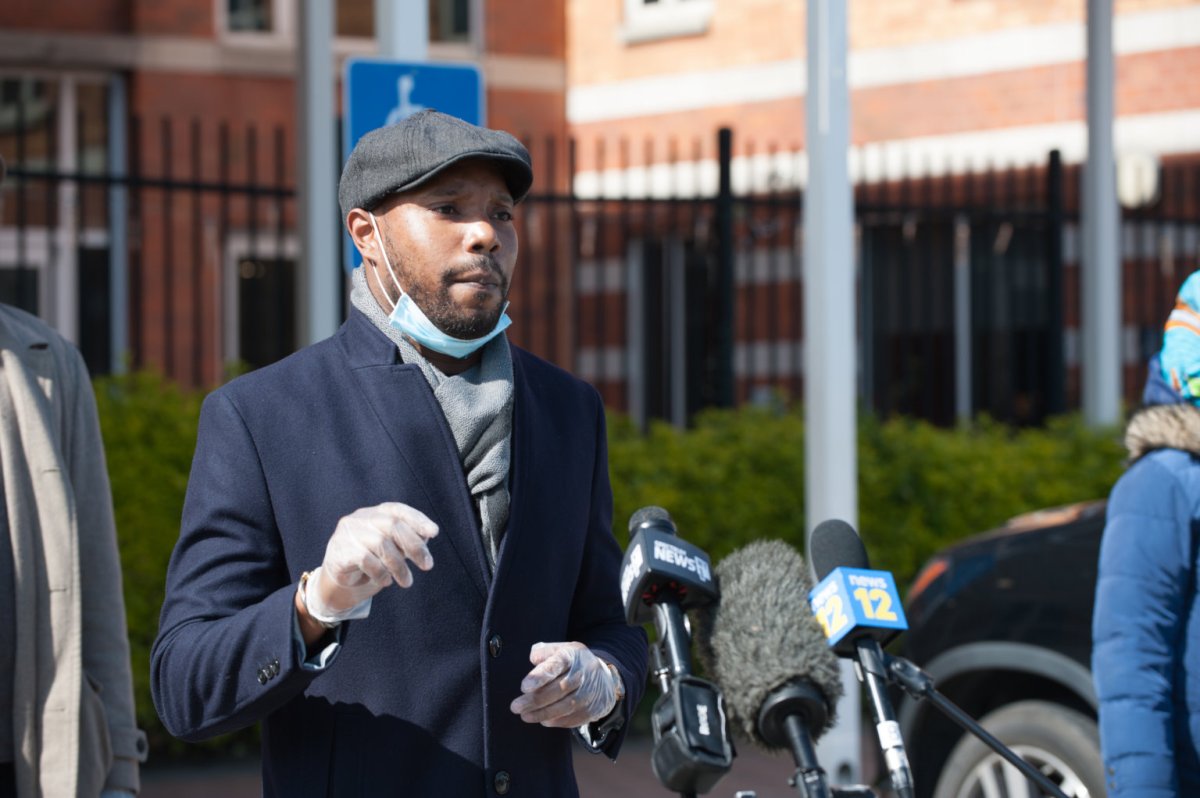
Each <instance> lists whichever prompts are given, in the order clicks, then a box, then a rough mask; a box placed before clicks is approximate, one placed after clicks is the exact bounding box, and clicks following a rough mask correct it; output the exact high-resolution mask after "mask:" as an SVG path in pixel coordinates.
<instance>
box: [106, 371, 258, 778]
mask: <svg viewBox="0 0 1200 798" xmlns="http://www.w3.org/2000/svg"><path fill="white" fill-rule="evenodd" d="M95 389H96V405H97V408H98V410H99V412H100V429H101V432H102V433H103V435H104V448H105V454H106V456H107V458H108V474H109V479H110V481H111V483H112V492H113V509H114V512H115V514H116V521H117V542H118V544H119V546H120V548H121V569H122V576H123V577H124V582H125V611H126V616H127V618H128V621H129V649H130V656H131V659H132V662H133V690H134V698H135V699H136V701H137V719H138V726H140V727H141V728H142V729H144V730H145V732H146V734H147V736H148V737H149V741H150V757H151V761H152V762H156V763H159V764H161V763H162V762H163V761H164V760H166V759H179V758H186V757H189V756H204V755H206V754H207V753H211V752H213V751H219V752H221V753H240V752H243V751H247V750H250V749H251V748H252V747H253V746H255V740H256V739H257V738H256V732H253V731H252V732H242V733H240V734H236V735H229V736H227V737H222V738H220V739H217V740H214V741H212V742H210V743H208V744H206V745H204V746H200V747H197V746H195V745H190V744H187V743H184V742H182V741H180V740H176V739H175V738H174V737H172V736H171V735H170V734H168V733H167V731H166V729H164V728H163V726H162V724H161V723H160V722H159V720H158V715H157V714H156V713H155V711H154V704H153V702H152V701H151V698H150V649H151V647H152V646H153V645H154V637H155V635H156V634H157V632H158V614H159V611H160V610H161V609H162V603H163V593H164V589H165V585H166V575H167V562H168V561H169V560H170V558H171V550H172V549H173V548H174V546H175V540H176V539H177V538H178V537H179V518H180V515H181V514H182V512H183V495H184V491H185V489H186V487H187V478H188V473H189V472H190V471H191V465H192V453H193V451H194V450H195V447H196V423H197V421H198V420H199V417H200V402H201V400H202V399H203V395H202V394H200V393H198V392H189V391H182V390H180V389H179V388H178V387H177V386H175V385H174V384H172V383H170V382H168V381H167V380H165V379H164V378H162V377H160V376H158V375H156V374H150V373H144V372H143V373H135V374H128V375H122V376H117V377H105V378H101V379H98V380H96V382H95Z"/></svg>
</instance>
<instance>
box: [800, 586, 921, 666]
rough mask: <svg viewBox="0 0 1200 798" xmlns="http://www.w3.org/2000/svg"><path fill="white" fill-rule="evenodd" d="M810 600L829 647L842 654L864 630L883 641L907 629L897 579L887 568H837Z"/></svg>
mask: <svg viewBox="0 0 1200 798" xmlns="http://www.w3.org/2000/svg"><path fill="white" fill-rule="evenodd" d="M808 599H809V603H810V605H811V606H812V610H813V614H814V615H816V616H817V621H818V622H820V624H821V628H822V629H823V630H824V631H825V637H826V638H827V640H828V641H829V646H830V647H831V648H833V649H834V650H835V651H838V652H839V653H842V649H843V648H845V649H847V651H846V653H850V652H851V651H852V649H853V648H854V638H855V637H858V636H861V635H862V634H863V632H866V631H870V632H871V636H872V637H875V638H876V639H879V640H880V642H881V643H883V642H886V640H889V639H891V638H892V637H894V636H896V635H897V634H899V633H900V632H902V631H904V630H905V629H907V628H908V619H907V618H905V617H904V606H903V604H902V603H901V601H900V593H899V591H897V590H896V580H895V579H893V578H892V575H891V574H890V573H888V572H887V571H874V570H869V569H866V568H845V567H841V568H834V569H833V570H832V571H830V572H829V574H828V575H827V576H826V577H825V578H824V579H822V580H821V582H820V584H818V585H817V586H816V587H815V588H813V589H812V591H811V592H810V593H809V594H808ZM851 632H855V633H856V634H851Z"/></svg>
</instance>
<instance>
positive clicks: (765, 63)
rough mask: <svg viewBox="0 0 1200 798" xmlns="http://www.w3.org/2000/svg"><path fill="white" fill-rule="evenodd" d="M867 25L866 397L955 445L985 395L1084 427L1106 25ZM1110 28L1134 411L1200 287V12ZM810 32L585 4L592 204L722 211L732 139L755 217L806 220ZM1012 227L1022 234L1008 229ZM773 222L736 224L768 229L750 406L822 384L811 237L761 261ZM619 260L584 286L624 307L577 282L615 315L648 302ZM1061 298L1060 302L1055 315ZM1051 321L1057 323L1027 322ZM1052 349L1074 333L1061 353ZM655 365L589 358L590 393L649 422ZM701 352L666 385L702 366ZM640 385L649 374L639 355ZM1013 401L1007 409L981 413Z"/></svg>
mask: <svg viewBox="0 0 1200 798" xmlns="http://www.w3.org/2000/svg"><path fill="white" fill-rule="evenodd" d="M846 6H847V17H848V19H847V27H848V37H849V55H848V65H847V66H848V84H849V90H850V106H851V108H850V137H851V145H852V152H851V154H850V167H851V179H852V180H853V181H854V182H855V183H856V206H857V215H856V236H857V241H856V244H857V258H858V262H857V263H856V264H855V268H856V269H858V271H859V286H860V295H861V301H862V305H861V309H860V337H861V340H860V345H861V346H860V351H861V354H862V363H861V367H862V370H863V374H862V378H861V380H860V385H861V391H860V393H861V395H863V396H864V397H866V398H867V399H868V400H872V401H873V402H874V404H875V406H876V407H877V408H878V409H881V410H883V411H885V412H888V411H892V410H901V411H904V412H915V413H917V414H918V415H922V416H926V417H931V418H936V419H939V420H942V421H946V420H949V419H950V418H952V417H953V416H954V415H955V412H956V407H955V405H956V403H957V404H958V405H959V407H958V412H959V413H960V414H961V413H962V410H963V408H962V404H963V401H964V400H963V399H962V395H964V392H965V393H966V394H967V395H968V398H967V399H966V404H967V412H968V413H970V412H972V411H974V410H978V409H980V408H983V409H987V410H988V411H989V412H992V413H994V414H997V415H999V416H1001V417H1005V418H1013V419H1017V420H1022V419H1034V418H1038V417H1041V416H1042V415H1044V413H1045V412H1047V410H1051V411H1053V410H1056V409H1064V408H1066V407H1071V406H1078V401H1079V385H1080V377H1079V350H1080V343H1079V335H1080V321H1079V314H1080V307H1079V302H1080V299H1079V285H1080V280H1079V275H1080V269H1079V246H1078V240H1079V225H1078V213H1079V203H1078V192H1079V182H1080V166H1081V164H1082V163H1083V161H1084V159H1085V153H1086V141H1087V132H1086V125H1085V120H1086V104H1085V103H1086V81H1085V77H1086V76H1085V66H1086V64H1085V58H1086V38H1085V35H1086V22H1085V13H1086V7H1087V3H1086V2H1084V0H1004V1H1003V2H1001V1H1000V0H855V1H854V2H849V3H847V4H846ZM1114 7H1115V8H1114V12H1115V20H1114V26H1113V27H1114V51H1115V53H1114V55H1115V74H1116V85H1115V109H1116V120H1115V141H1116V149H1117V155H1118V165H1119V177H1120V179H1119V189H1120V190H1121V191H1122V193H1123V196H1126V197H1127V198H1128V201H1129V206H1128V207H1127V208H1126V209H1125V217H1126V223H1125V225H1123V229H1122V237H1121V238H1122V247H1123V256H1124V260H1125V289H1124V302H1125V315H1126V326H1125V330H1124V332H1125V335H1124V350H1125V351H1124V358H1125V379H1124V382H1125V386H1126V395H1127V397H1128V398H1129V399H1130V400H1133V399H1134V398H1135V397H1136V396H1137V395H1138V393H1139V392H1140V386H1141V382H1142V378H1143V373H1144V372H1143V369H1144V355H1145V354H1146V352H1147V350H1149V351H1153V349H1152V347H1154V346H1155V345H1156V342H1157V336H1158V334H1159V333H1160V331H1161V323H1162V319H1163V318H1164V317H1165V313H1166V312H1167V310H1168V309H1169V308H1170V303H1171V298H1172V297H1173V293H1174V289H1175V288H1176V287H1177V286H1178V283H1179V281H1180V280H1181V279H1182V276H1183V275H1186V274H1187V273H1188V272H1189V271H1191V270H1192V269H1194V268H1196V267H1197V266H1200V252H1198V249H1197V247H1198V244H1197V239H1198V234H1197V233H1198V230H1197V224H1196V223H1197V221H1198V220H1200V179H1198V177H1197V174H1198V173H1197V164H1198V163H1200V87H1198V85H1197V84H1196V82H1195V81H1194V80H1192V75H1193V74H1194V71H1195V68H1196V67H1197V66H1200V3H1197V2H1195V1H1194V0H1191V1H1190V2H1189V0H1115V2H1114ZM805 27H806V10H805V4H804V3H801V2H791V0H743V1H742V2H725V1H723V0H623V2H616V0H614V2H607V3H594V2H589V0H569V2H568V4H567V36H568V47H567V81H568V90H567V119H568V124H569V126H570V130H571V133H572V135H573V136H575V137H576V140H577V143H576V150H577V153H578V155H577V158H576V161H575V163H576V173H575V178H574V188H575V190H576V192H577V194H578V195H579V196H587V197H615V196H623V197H630V196H633V197H658V198H670V197H677V198H682V197H692V196H712V195H714V194H715V193H716V192H717V181H718V171H719V170H718V153H717V146H718V145H717V136H716V135H715V131H716V130H717V129H718V128H721V127H727V128H729V129H730V130H731V131H732V164H731V176H730V177H731V181H732V190H733V193H734V194H735V195H738V196H742V197H752V196H755V195H763V196H765V195H770V194H773V193H774V194H776V195H778V196H780V197H781V198H783V199H786V200H787V201H793V200H792V198H793V194H791V193H789V192H794V191H795V190H796V189H797V188H802V187H803V184H804V181H805V175H806V172H807V163H806V160H805V155H804V138H805V109H804V96H805V81H806V75H805V71H806V63H805V48H806V44H805ZM1052 151H1057V153H1058V157H1059V160H1058V161H1057V162H1056V163H1057V164H1060V165H1061V167H1062V172H1061V173H1057V174H1058V177H1057V178H1054V179H1055V180H1057V181H1058V182H1057V183H1056V184H1055V185H1057V187H1058V190H1059V191H1061V192H1062V196H1061V197H1060V198H1059V201H1058V205H1057V206H1056V207H1057V211H1050V202H1049V200H1048V198H1047V196H1046V195H1047V192H1048V191H1053V190H1054V189H1053V188H1049V187H1047V184H1048V183H1049V182H1051V178H1050V176H1049V172H1050V171H1051V170H1050V167H1049V158H1050V154H1051V152H1052ZM1138 195H1141V196H1140V198H1138ZM784 204H786V203H784ZM1001 208H1003V209H1004V211H1005V214H1007V215H1006V217H1005V218H1004V220H1002V221H1001V220H999V219H998V218H997V215H996V213H994V212H995V211H998V210H999V209H1001ZM1034 209H1036V210H1038V212H1039V213H1040V212H1041V211H1043V210H1045V211H1047V212H1048V213H1049V212H1053V213H1060V214H1063V216H1064V218H1063V219H1062V223H1063V224H1062V233H1061V243H1060V245H1059V246H1058V250H1059V255H1058V256H1056V257H1061V258H1062V260H1063V263H1062V264H1061V266H1058V267H1055V268H1058V269H1059V272H1060V274H1059V275H1058V276H1057V277H1052V276H1049V275H1048V274H1047V270H1046V268H1045V260H1046V258H1045V256H1044V253H1045V250H1046V246H1047V245H1046V244H1045V242H1044V240H1043V239H1045V238H1046V234H1045V232H1044V231H1043V228H1044V227H1045V224H1044V220H1043V219H1041V218H1038V219H1031V217H1030V216H1029V214H1030V212H1031V210H1034ZM762 210H763V209H761V208H757V209H756V208H755V206H754V204H753V202H752V201H749V200H747V201H746V202H740V203H739V204H738V205H737V207H736V209H735V215H739V216H746V217H751V218H754V217H756V216H758V217H759V221H758V223H757V224H756V223H753V222H752V223H751V224H749V225H743V226H741V227H740V228H739V229H738V230H735V231H734V232H733V236H734V237H735V238H736V243H735V245H734V260H735V265H734V268H735V270H736V274H737V276H736V278H735V281H734V283H733V285H734V288H733V291H734V293H735V294H736V298H735V310H734V313H733V316H734V319H735V321H734V324H735V327H736V334H735V339H736V343H735V346H734V352H733V359H734V364H735V365H734V370H735V383H736V388H735V394H736V399H737V400H746V399H749V398H752V397H753V396H755V395H756V393H759V394H760V393H761V391H762V390H763V389H777V388H780V387H782V388H783V389H784V390H785V392H786V393H787V394H788V395H790V396H799V395H800V394H799V387H800V386H799V383H800V380H801V379H802V374H803V365H802V357H803V356H802V347H801V343H802V342H801V341H800V330H801V326H800V324H799V322H798V319H797V316H798V315H799V308H800V307H801V306H802V303H801V302H800V295H801V291H802V285H801V284H800V283H801V277H800V276H801V273H802V267H801V265H800V262H799V260H800V255H801V250H802V244H801V242H800V237H799V231H798V229H797V228H798V225H799V224H800V222H799V217H791V218H787V219H784V220H783V221H782V222H780V221H779V217H778V216H777V217H776V222H775V225H774V226H775V227H779V226H780V224H782V225H783V226H784V227H788V226H791V227H792V228H793V234H792V235H789V236H782V237H781V236H779V235H775V234H772V235H770V236H767V237H768V238H770V240H769V241H763V240H762V239H763V237H764V235H763V233H762V230H764V229H770V227H771V225H770V224H769V223H767V222H766V220H765V217H763V216H762V214H761V212H762ZM752 239H757V242H756V243H755V242H752ZM660 243H661V242H660ZM616 246H617V245H616V243H615V242H614V243H613V244H611V245H610V247H609V249H608V250H606V251H607V252H608V253H613V252H616ZM668 246H669V245H668ZM675 246H677V247H678V248H679V254H678V256H677V259H681V260H687V259H689V258H690V257H691V256H692V253H693V250H694V247H693V245H692V244H691V243H689V239H688V236H687V235H683V236H679V235H676V236H675ZM609 257H610V258H611V255H610V256H609ZM656 257H657V256H656ZM633 259H634V260H635V261H636V259H637V256H636V255H635V256H634V257H633ZM604 260H605V259H604V258H603V257H601V258H599V259H598V260H596V261H595V262H592V263H587V264H585V269H587V268H590V269H592V270H594V271H595V272H597V274H602V273H607V274H608V277H607V280H606V281H605V280H603V279H601V278H590V279H585V280H583V281H581V284H583V285H584V286H585V289H584V290H585V291H587V290H593V289H590V288H587V286H594V285H596V284H599V283H603V284H605V285H607V286H608V290H607V291H605V290H602V289H594V292H595V293H596V294H598V295H603V294H606V293H607V294H609V296H608V297H607V298H605V297H603V296H597V297H596V298H595V301H596V302H597V303H603V302H605V301H608V302H609V303H611V302H612V301H613V296H612V295H613V294H619V293H632V290H631V289H636V287H638V286H639V283H640V282H641V283H644V277H643V276H642V275H640V274H639V269H638V266H637V264H636V263H634V264H633V265H632V266H630V264H629V263H628V260H629V259H628V258H627V259H626V261H627V262H626V263H625V264H624V266H623V267H622V269H614V268H613V267H612V266H611V264H610V265H608V266H605V265H604ZM984 260H987V261H988V263H986V264H985V263H983V262H982V261H984ZM1035 260H1036V261H1037V262H1036V263H1034V262H1033V261H1035ZM643 271H644V270H643ZM651 271H653V269H652V270H651ZM959 273H962V274H969V275H972V276H973V279H974V288H972V287H971V284H970V279H968V280H967V281H966V282H967V283H968V284H967V285H965V286H962V285H960V284H961V283H963V282H964V281H962V280H960V279H958V278H957V277H956V276H955V275H956V274H959ZM651 279H652V280H655V279H657V277H656V276H654V275H652V276H651ZM1052 280H1058V281H1060V282H1061V286H1059V287H1057V288H1053V287H1051V288H1053V290H1054V291H1057V294H1055V295H1054V296H1052V297H1051V298H1050V299H1049V300H1047V298H1046V296H1047V293H1048V292H1050V288H1047V286H1046V284H1047V283H1048V282H1050V281H1052ZM993 282H1000V283H1004V285H1003V290H1002V291H1000V292H998V293H997V298H995V299H993V300H989V299H988V298H987V297H980V296H978V294H979V292H980V290H981V289H982V288H984V287H985V286H986V287H987V288H988V289H989V290H990V289H993V288H994V286H993V285H992V284H991V283H993ZM644 287H645V286H644V284H643V285H642V288H643V289H644ZM960 288H961V290H960V291H959V293H958V294H957V295H956V293H955V291H956V290H959V289H960ZM972 291H974V292H975V293H974V294H972V293H971V292H972ZM1035 294H1036V296H1035ZM956 296H957V297H958V298H957V299H956ZM964 302H965V303H967V304H969V305H970V306H971V307H970V314H971V315H970V318H969V319H968V320H967V321H966V322H965V324H966V325H967V327H966V328H965V329H966V330H967V331H966V332H965V333H964V332H963V330H962V329H955V324H956V321H955V318H954V317H955V314H956V311H957V310H959V309H961V305H963V304H964ZM1047 303H1049V304H1047ZM682 304H687V303H682ZM1031 305H1037V309H1036V312H1032V313H1026V314H1025V316H1026V318H1024V319H1023V318H1022V309H1023V308H1027V307H1029V306H1031ZM664 312H665V309H664ZM677 312H678V309H677ZM1059 315H1061V317H1062V318H1061V321H1059V322H1056V321H1055V319H1056V318H1057V317H1058V316H1059ZM771 317H774V318H775V320H774V321H772V320H771ZM1056 324H1057V325H1058V326H1059V327H1061V330H1060V331H1059V332H1058V333H1055V334H1054V335H1050V334H1049V328H1050V327H1052V326H1054V325H1056ZM635 326H636V325H635ZM680 326H681V327H686V326H687V322H686V321H685V322H682V323H681V325H680ZM1055 335H1057V336H1058V337H1057V338H1056V337H1055ZM963 338H965V339H968V340H967V342H966V343H965V344H960V343H956V339H963ZM635 347H636V344H634V343H631V342H630V339H629V338H628V337H627V336H626V337H622V336H620V335H613V334H612V333H611V332H610V333H609V334H608V335H607V336H592V337H591V338H590V339H587V340H584V341H583V342H582V349H583V352H582V355H581V357H580V360H579V362H580V363H581V364H582V370H583V371H584V372H585V373H587V374H589V376H592V377H593V378H598V380H599V381H600V382H601V383H605V382H616V383H618V385H617V386H616V387H615V388H614V390H615V392H616V394H628V395H629V396H630V397H631V399H630V402H631V405H632V406H636V404H637V401H636V395H637V394H638V392H639V391H638V389H637V388H636V386H635V388H634V389H633V390H630V389H629V387H628V383H629V381H630V380H633V381H635V382H636V381H637V380H638V379H642V380H643V381H644V382H652V381H653V377H651V376H645V375H644V376H643V377H640V378H639V376H638V374H637V373H636V372H637V369H636V367H635V366H634V367H631V366H629V365H628V361H629V360H630V356H629V352H630V351H631V349H632V348H635ZM685 348H686V346H685V345H681V346H678V347H675V348H674V349H672V350H671V351H670V352H669V353H668V354H667V355H661V356H659V357H658V361H665V362H671V361H674V360H678V359H681V358H682V359H687V353H686V352H685V351H684V349H685ZM956 348H957V352H958V353H961V352H962V351H963V350H964V349H965V351H966V353H967V355H966V356H967V358H968V360H967V361H966V363H967V369H968V370H970V371H971V374H968V375H964V376H962V377H961V379H959V380H958V382H959V384H958V385H955V384H954V383H955V380H956V378H955V376H954V372H955V370H956V365H957V366H962V362H963V361H959V363H958V364H956V363H955V356H956ZM1048 349H1049V351H1062V353H1063V358H1062V360H1063V361H1064V362H1063V364H1062V368H1061V371H1060V373H1059V374H1057V375H1055V374H1053V373H1051V374H1049V376H1047V373H1048V372H1049V371H1050V370H1051V369H1052V368H1053V367H1054V364H1053V363H1051V362H1048V361H1049V360H1053V358H1050V359H1048V358H1046V357H1044V356H1043V353H1044V352H1046V351H1047V350H1048ZM622 357H624V359H625V361H626V362H624V363H623V362H622ZM632 360H633V361H634V362H635V363H636V362H638V361H639V357H638V355H637V354H636V353H634V355H633V356H632ZM972 360H973V362H974V366H972V365H971V361H972ZM959 370H960V371H961V370H962V369H961V368H960V369H959ZM918 374H919V375H920V376H916V377H914V376H913V375H918ZM1047 379H1049V380H1051V381H1054V382H1061V383H1063V391H1064V395H1063V396H1062V397H1061V398H1060V399H1058V400H1057V401H1052V400H1051V399H1052V398H1051V399H1048V398H1047V397H1046V395H1045V390H1044V383H1045V382H1046V380H1047ZM999 383H1004V385H999ZM675 384H676V385H678V380H675ZM661 390H662V391H665V392H667V393H670V391H671V388H670V387H669V386H668V387H665V388H661ZM693 390H694V388H685V389H684V392H685V393H691V392H692V391H693ZM997 391H999V392H1000V393H1003V394H1006V395H1007V398H1006V399H1004V400H1002V401H1000V402H999V403H988V402H986V400H983V401H981V400H980V397H981V396H986V395H995V394H996V393H997ZM972 392H973V393H974V395H975V398H974V399H971V398H970V397H969V394H970V393H972ZM956 393H958V394H959V396H958V398H957V399H956V396H955V394H956ZM1048 402H1049V403H1048ZM660 404H661V403H660ZM677 404H679V406H683V405H690V401H683V402H682V403H681V404H680V403H678V402H677ZM675 416H676V417H679V416H680V413H678V412H677V413H675Z"/></svg>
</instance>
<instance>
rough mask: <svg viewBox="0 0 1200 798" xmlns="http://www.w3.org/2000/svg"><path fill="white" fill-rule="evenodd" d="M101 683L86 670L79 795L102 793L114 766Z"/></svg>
mask: <svg viewBox="0 0 1200 798" xmlns="http://www.w3.org/2000/svg"><path fill="white" fill-rule="evenodd" d="M100 691H101V687H100V684H99V683H98V682H97V681H96V680H95V679H93V678H92V677H91V676H89V675H88V674H87V673H84V680H83V689H82V690H81V691H80V699H79V704H80V707H79V791H78V794H79V795H99V794H100V790H101V789H103V788H104V781H105V779H107V778H108V771H109V769H110V768H112V763H113V751H112V739H111V738H110V737H109V733H108V715H107V713H106V712H105V710H104V701H103V700H102V699H101V698H100Z"/></svg>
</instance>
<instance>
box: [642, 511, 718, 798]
mask: <svg viewBox="0 0 1200 798" xmlns="http://www.w3.org/2000/svg"><path fill="white" fill-rule="evenodd" d="M629 537H630V542H629V548H628V549H626V551H625V557H624V560H623V561H622V564H621V599H622V601H623V602H624V605H625V620H626V621H627V622H628V623H629V625H631V626H638V625H640V624H643V623H647V622H649V621H651V620H653V621H654V628H655V630H656V631H657V633H658V642H656V643H655V644H654V646H653V647H652V649H651V650H652V653H653V654H654V675H655V676H656V677H657V678H658V682H659V688H660V689H661V690H662V695H660V696H659V698H658V700H657V701H655V703H654V710H653V712H652V714H651V725H652V727H653V730H654V751H653V754H652V755H651V759H650V763H651V766H652V767H653V769H654V775H655V776H657V777H658V780H659V781H660V782H662V784H663V786H665V787H666V788H667V789H669V790H674V791H676V792H681V793H684V794H690V795H695V794H696V793H698V792H699V793H704V792H708V791H709V790H710V789H712V787H713V785H714V784H716V783H717V781H718V780H719V779H720V778H721V777H722V776H723V775H725V773H727V772H728V771H729V768H730V767H731V766H732V765H733V746H732V745H730V743H729V735H728V731H727V727H726V719H725V701H724V698H723V697H722V695H721V691H720V690H718V689H717V687H716V685H714V684H713V683H712V682H709V681H706V680H704V679H701V678H699V677H697V676H694V675H692V663H691V654H690V652H691V637H690V635H689V633H688V625H687V619H686V618H685V616H684V614H683V611H684V610H685V609H690V608H699V607H704V606H708V605H711V604H713V603H714V602H715V601H716V600H717V595H718V593H717V586H716V583H715V581H714V580H713V572H712V565H711V563H710V561H709V559H708V555H707V554H705V553H704V551H703V550H702V549H700V548H699V547H697V546H694V545H692V544H690V543H688V542H687V541H684V540H682V539H681V538H680V537H679V536H678V535H677V534H676V531H675V524H674V522H673V521H672V520H671V515H670V513H668V512H667V511H666V510H664V509H663V508H661V507H653V506H651V507H643V508H642V509H640V510H638V511H637V512H635V513H634V514H633V515H632V516H631V517H630V519H629Z"/></svg>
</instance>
